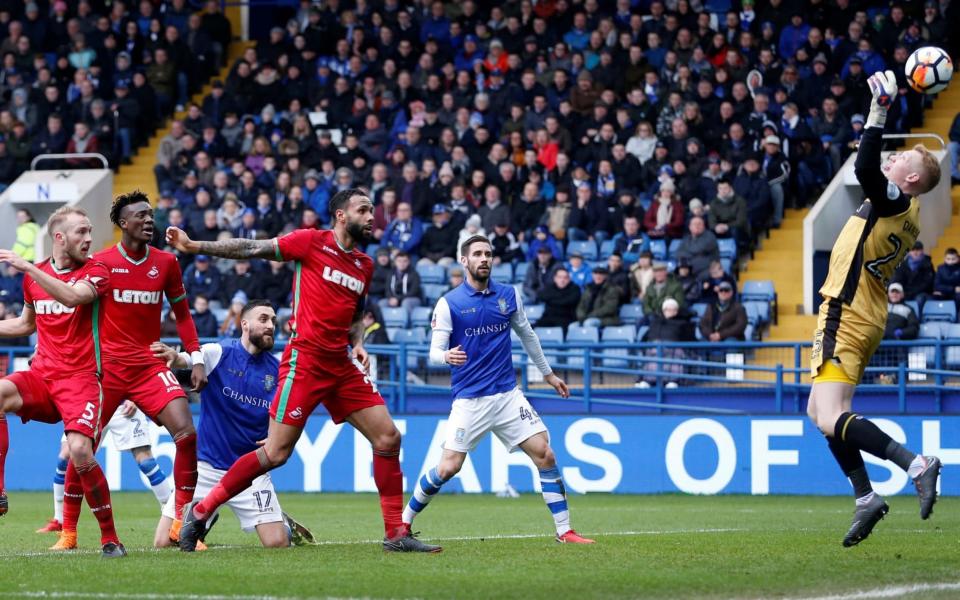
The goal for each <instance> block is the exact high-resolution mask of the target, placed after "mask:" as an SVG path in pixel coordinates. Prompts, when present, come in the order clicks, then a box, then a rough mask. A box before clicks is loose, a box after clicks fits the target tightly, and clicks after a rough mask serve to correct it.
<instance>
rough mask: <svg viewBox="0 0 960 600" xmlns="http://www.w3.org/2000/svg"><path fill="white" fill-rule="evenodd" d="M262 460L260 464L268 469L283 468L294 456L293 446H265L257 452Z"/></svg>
mask: <svg viewBox="0 0 960 600" xmlns="http://www.w3.org/2000/svg"><path fill="white" fill-rule="evenodd" d="M257 454H258V456H259V458H260V464H261V465H263V466H264V467H266V468H268V469H276V468H277V467H280V466H283V465H284V464H285V463H286V462H287V461H288V460H289V459H290V456H291V455H292V454H293V447H292V446H270V445H269V444H268V445H267V446H264V447H263V448H261V449H260V450H258V451H257Z"/></svg>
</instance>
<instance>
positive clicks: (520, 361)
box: [510, 329, 526, 369]
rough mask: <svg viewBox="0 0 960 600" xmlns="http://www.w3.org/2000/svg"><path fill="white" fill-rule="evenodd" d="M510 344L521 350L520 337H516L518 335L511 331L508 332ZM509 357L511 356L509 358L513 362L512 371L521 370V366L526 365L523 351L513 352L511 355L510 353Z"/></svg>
mask: <svg viewBox="0 0 960 600" xmlns="http://www.w3.org/2000/svg"><path fill="white" fill-rule="evenodd" d="M510 343H511V344H512V345H514V346H520V347H521V348H522V347H523V346H521V344H520V336H518V335H517V332H516V331H514V330H513V329H511V330H510ZM510 356H511V358H512V360H513V368H514V369H520V368H523V365H524V364H525V363H526V360H525V359H526V354H525V353H524V351H523V350H519V351H517V352H513V353H511V355H510Z"/></svg>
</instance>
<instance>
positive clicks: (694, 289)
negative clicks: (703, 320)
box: [674, 259, 703, 306]
mask: <svg viewBox="0 0 960 600" xmlns="http://www.w3.org/2000/svg"><path fill="white" fill-rule="evenodd" d="M674 279H676V280H677V283H679V284H680V285H681V286H682V287H683V298H684V301H685V305H686V306H692V305H694V304H696V303H697V302H699V301H700V294H701V293H702V291H703V289H702V287H701V285H700V281H698V280H697V278H696V277H695V276H694V275H693V269H691V268H690V261H688V260H686V259H681V260H680V261H678V262H677V269H676V271H675V272H674Z"/></svg>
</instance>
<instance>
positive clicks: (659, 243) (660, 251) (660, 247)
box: [650, 240, 667, 260]
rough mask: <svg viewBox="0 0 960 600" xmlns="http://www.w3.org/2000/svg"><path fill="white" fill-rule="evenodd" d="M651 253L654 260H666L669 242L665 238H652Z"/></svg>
mask: <svg viewBox="0 0 960 600" xmlns="http://www.w3.org/2000/svg"><path fill="white" fill-rule="evenodd" d="M650 253H651V254H653V259H654V260H666V259H667V243H666V242H665V241H663V240H650Z"/></svg>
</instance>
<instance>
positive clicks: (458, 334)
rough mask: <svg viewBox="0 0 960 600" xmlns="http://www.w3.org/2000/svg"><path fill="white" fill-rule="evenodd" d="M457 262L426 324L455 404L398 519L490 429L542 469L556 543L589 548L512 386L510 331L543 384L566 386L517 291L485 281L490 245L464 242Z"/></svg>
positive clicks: (528, 410) (550, 457)
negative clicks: (462, 275) (436, 454)
mask: <svg viewBox="0 0 960 600" xmlns="http://www.w3.org/2000/svg"><path fill="white" fill-rule="evenodd" d="M460 262H461V264H463V266H464V267H465V268H466V272H467V277H466V281H465V282H464V283H463V284H461V285H460V286H458V287H457V288H455V289H453V290H451V291H450V292H447V293H446V294H445V295H444V296H443V298H441V299H440V300H439V301H438V302H437V306H436V308H434V310H433V321H432V323H431V326H432V327H433V339H432V341H431V343H430V362H432V363H435V364H448V365H450V366H451V370H452V380H451V385H452V387H453V406H452V408H451V410H450V418H449V420H448V421H447V432H446V441H445V442H444V444H443V455H442V456H441V457H440V464H438V465H437V466H436V467H435V468H433V469H430V471H429V472H428V473H427V474H426V475H424V476H423V477H421V478H420V481H419V482H418V483H417V485H416V487H415V489H414V492H413V496H412V497H411V498H410V502H409V503H408V504H407V507H406V509H405V510H404V511H403V522H404V523H406V524H408V525H409V524H411V523H413V519H414V517H416V516H417V515H418V514H420V512H421V511H422V510H423V509H424V508H426V506H427V503H428V502H430V500H431V499H432V498H433V497H434V496H435V495H436V494H437V492H439V491H440V487H441V486H442V485H443V484H444V483H446V482H447V481H448V480H449V479H450V478H451V477H453V476H454V475H456V474H457V473H459V472H460V468H461V467H462V466H463V461H464V460H465V459H466V456H467V452H469V451H471V450H473V449H474V448H475V447H476V445H477V444H478V443H479V442H480V440H481V438H483V436H484V435H486V434H487V432H489V431H492V432H493V433H494V434H495V435H496V436H497V437H498V438H500V441H501V442H503V445H504V446H506V447H507V449H509V450H510V451H511V452H514V451H516V450H523V451H524V452H525V453H526V454H527V456H529V457H530V459H531V460H533V463H534V464H535V465H536V466H537V469H539V471H540V486H541V488H542V491H543V499H544V502H546V503H547V508H549V509H550V513H551V514H552V515H553V521H554V524H555V525H556V530H557V541H558V542H560V543H572V544H592V543H593V540H590V539H587V538H584V537H581V536H580V535H578V534H577V532H576V531H574V530H573V529H572V528H571V527H570V511H569V510H568V508H567V495H566V492H565V490H564V487H563V480H562V478H561V477H560V469H559V468H558V467H557V459H556V456H554V453H553V449H551V448H550V437H549V435H548V433H547V428H546V426H545V425H544V424H543V421H542V420H541V419H540V416H539V415H538V414H537V411H535V410H533V407H532V406H530V403H529V402H528V401H527V399H526V398H525V397H524V395H523V392H521V391H520V388H519V387H517V376H516V373H515V372H514V370H513V358H512V355H511V352H510V349H511V346H512V342H511V340H510V330H511V329H512V330H513V331H515V332H516V333H517V335H518V336H519V337H520V340H521V342H522V343H523V347H524V349H525V350H526V351H527V354H529V355H530V358H531V359H532V360H533V362H534V364H536V365H537V368H538V369H540V372H541V373H543V376H544V380H545V381H546V382H547V383H549V384H550V385H551V386H553V389H555V390H556V391H557V393H558V394H560V396H561V397H563V398H566V397H568V396H569V395H570V391H569V390H568V389H567V384H566V383H564V381H563V380H562V379H560V378H559V377H557V375H556V374H555V373H554V372H553V371H552V370H551V369H550V365H549V364H548V363H547V359H546V357H545V356H544V355H543V350H542V349H541V347H540V340H539V339H538V338H537V334H535V333H534V332H533V327H531V326H530V322H529V321H527V316H526V314H525V313H524V311H523V302H522V301H521V299H520V294H519V292H517V291H516V289H514V288H513V287H512V286H510V285H503V284H499V283H497V282H495V281H492V280H491V279H490V268H491V266H492V265H493V248H492V246H491V245H490V240H488V239H487V238H486V237H484V236H480V235H475V236H473V237H471V238H470V239H468V240H466V241H465V242H464V243H463V245H462V246H461V247H460Z"/></svg>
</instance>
